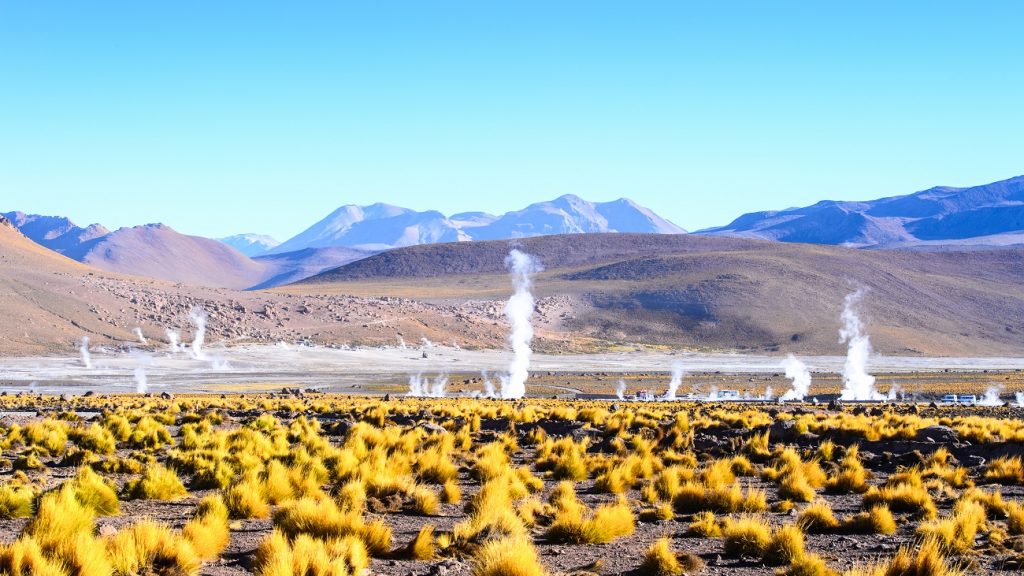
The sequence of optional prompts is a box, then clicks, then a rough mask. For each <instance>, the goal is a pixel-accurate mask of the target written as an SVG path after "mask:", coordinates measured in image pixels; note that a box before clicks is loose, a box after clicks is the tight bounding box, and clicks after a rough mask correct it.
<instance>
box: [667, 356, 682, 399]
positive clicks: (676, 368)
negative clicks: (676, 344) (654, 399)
mask: <svg viewBox="0 0 1024 576" xmlns="http://www.w3.org/2000/svg"><path fill="white" fill-rule="evenodd" d="M684 376H686V372H685V371H684V370H683V363H682V362H676V363H674V364H672V379H671V380H669V382H668V390H666V391H665V395H664V396H662V397H661V399H662V400H675V399H676V393H677V392H679V387H680V386H682V384H683V377H684Z"/></svg>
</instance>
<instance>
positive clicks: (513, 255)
mask: <svg viewBox="0 0 1024 576" xmlns="http://www.w3.org/2000/svg"><path fill="white" fill-rule="evenodd" d="M505 266H506V267H507V268H508V269H509V271H510V272H511V273H512V286H513V288H514V289H515V292H514V293H513V294H512V297H510V298H509V299H508V303H507V304H505V316H506V317H508V321H509V324H511V326H512V332H511V333H510V334H509V337H508V340H509V343H510V344H511V345H512V362H511V363H509V366H508V377H507V378H502V379H501V397H502V398H522V397H523V396H525V395H526V379H527V378H528V377H529V375H530V356H531V354H532V353H533V351H532V350H531V349H530V342H532V341H533V325H532V324H531V323H530V321H531V319H532V318H533V307H534V300H533V294H532V293H531V292H530V288H531V285H532V281H531V275H532V274H535V273H537V272H539V271H540V270H541V267H540V264H539V263H538V262H537V260H536V259H534V258H533V256H530V255H529V254H526V253H524V252H520V251H519V250H517V249H512V251H511V252H509V253H508V257H507V258H505Z"/></svg>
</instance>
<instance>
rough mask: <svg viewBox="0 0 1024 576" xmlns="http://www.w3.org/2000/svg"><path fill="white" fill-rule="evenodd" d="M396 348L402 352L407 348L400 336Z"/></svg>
mask: <svg viewBox="0 0 1024 576" xmlns="http://www.w3.org/2000/svg"><path fill="white" fill-rule="evenodd" d="M398 347H399V348H401V349H402V350H405V349H406V348H407V346H406V345H405V338H402V337H401V336H399V337H398Z"/></svg>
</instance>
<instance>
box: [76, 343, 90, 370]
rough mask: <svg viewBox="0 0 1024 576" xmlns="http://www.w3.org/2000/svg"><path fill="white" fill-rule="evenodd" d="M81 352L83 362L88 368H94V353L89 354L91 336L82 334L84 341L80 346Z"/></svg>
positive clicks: (79, 350)
mask: <svg viewBox="0 0 1024 576" xmlns="http://www.w3.org/2000/svg"><path fill="white" fill-rule="evenodd" d="M78 352H79V354H81V355H82V364H83V365H84V366H85V367H86V368H92V355H91V354H89V337H88V336H82V343H81V345H79V347H78Z"/></svg>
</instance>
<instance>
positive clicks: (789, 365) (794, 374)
mask: <svg viewBox="0 0 1024 576" xmlns="http://www.w3.org/2000/svg"><path fill="white" fill-rule="evenodd" d="M782 368H783V369H784V370H785V371H786V378H789V379H790V380H791V381H792V387H791V388H790V389H789V391H787V392H786V393H785V394H783V395H782V397H780V398H779V400H782V401H787V400H796V401H797V402H802V401H803V399H804V398H805V397H806V396H807V393H808V392H809V391H810V389H811V371H810V370H808V369H807V365H806V364H804V363H803V362H801V361H800V360H799V359H797V357H796V356H793V355H792V354H790V355H789V356H786V359H785V360H783V362H782Z"/></svg>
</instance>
